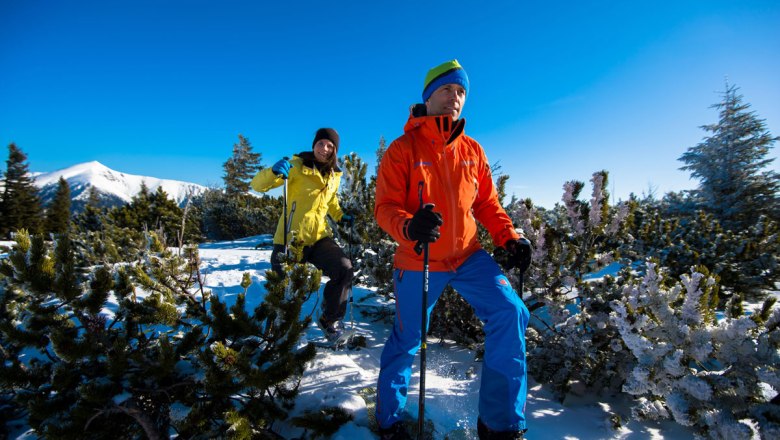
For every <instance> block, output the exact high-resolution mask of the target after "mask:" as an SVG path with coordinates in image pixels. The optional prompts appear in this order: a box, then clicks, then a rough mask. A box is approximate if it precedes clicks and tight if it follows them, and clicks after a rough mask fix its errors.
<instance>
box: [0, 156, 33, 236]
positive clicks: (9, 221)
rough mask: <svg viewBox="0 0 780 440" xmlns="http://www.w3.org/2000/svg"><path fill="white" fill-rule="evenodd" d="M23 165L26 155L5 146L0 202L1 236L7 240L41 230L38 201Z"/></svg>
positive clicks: (30, 177) (28, 172)
mask: <svg viewBox="0 0 780 440" xmlns="http://www.w3.org/2000/svg"><path fill="white" fill-rule="evenodd" d="M26 161H27V155H25V154H24V152H22V150H20V149H19V148H18V147H17V146H16V144H14V143H11V144H10V145H8V160H7V161H6V167H7V168H6V172H5V179H4V182H3V183H4V188H3V196H2V199H0V236H7V235H8V233H10V232H14V231H16V230H18V229H21V228H25V229H27V230H28V231H33V232H37V231H39V230H40V228H41V223H42V217H43V216H42V209H41V201H40V198H39V197H38V189H37V188H36V187H35V184H34V183H33V178H32V176H31V175H30V171H29V169H28V165H27V163H26Z"/></svg>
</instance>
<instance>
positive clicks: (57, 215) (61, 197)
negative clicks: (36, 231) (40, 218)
mask: <svg viewBox="0 0 780 440" xmlns="http://www.w3.org/2000/svg"><path fill="white" fill-rule="evenodd" d="M69 229H70V186H68V182H67V181H66V180H65V179H64V178H62V177H60V180H59V182H58V186H57V192H56V193H55V194H54V200H52V202H51V205H50V206H49V208H48V209H47V210H46V232H49V233H52V234H65V233H67V232H68V230H69Z"/></svg>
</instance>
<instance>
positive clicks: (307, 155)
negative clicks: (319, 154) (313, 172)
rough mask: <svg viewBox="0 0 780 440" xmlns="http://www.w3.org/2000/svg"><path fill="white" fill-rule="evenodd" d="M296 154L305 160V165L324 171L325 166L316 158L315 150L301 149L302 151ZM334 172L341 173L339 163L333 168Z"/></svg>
mask: <svg viewBox="0 0 780 440" xmlns="http://www.w3.org/2000/svg"><path fill="white" fill-rule="evenodd" d="M296 156H298V157H300V158H301V160H302V161H303V166H305V167H309V168H312V169H315V168H316V169H317V170H319V171H320V172H321V173H323V174H324V172H323V167H322V165H321V164H319V163H318V162H317V160H316V159H315V158H314V152H313V151H301V152H300V153H298V154H296ZM333 172H336V173H340V172H341V168H339V166H338V163H337V164H336V168H334V169H333Z"/></svg>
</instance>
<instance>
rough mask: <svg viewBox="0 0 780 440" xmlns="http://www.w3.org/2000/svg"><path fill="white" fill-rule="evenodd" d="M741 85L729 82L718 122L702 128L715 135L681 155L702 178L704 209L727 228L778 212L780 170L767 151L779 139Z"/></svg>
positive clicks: (699, 192) (687, 167)
mask: <svg viewBox="0 0 780 440" xmlns="http://www.w3.org/2000/svg"><path fill="white" fill-rule="evenodd" d="M737 90H738V88H737V87H736V86H733V85H729V84H726V91H725V92H724V93H723V100H722V101H721V102H720V103H718V104H715V105H713V107H714V108H717V109H719V111H720V119H719V121H718V122H717V123H716V124H711V125H705V126H703V127H702V128H703V129H704V130H705V131H707V132H709V133H711V134H712V135H711V136H709V137H707V138H705V139H704V141H703V142H701V143H699V144H698V145H696V146H695V147H691V148H689V149H688V151H686V152H685V153H684V154H683V155H682V156H681V157H680V159H679V160H680V161H682V162H684V163H685V164H686V165H685V166H683V167H681V168H680V169H681V170H688V171H690V172H691V176H692V177H694V178H696V179H699V181H700V184H699V188H698V189H697V191H696V194H697V195H698V196H699V198H700V199H701V203H702V205H703V207H704V209H705V210H707V211H708V212H710V213H712V214H713V215H715V217H716V218H717V219H718V220H719V221H720V223H721V224H722V225H723V226H724V227H725V228H727V229H744V228H747V227H749V226H750V225H752V224H753V223H754V221H755V219H756V218H757V217H758V216H759V215H766V216H768V217H770V218H778V214H780V205H779V201H778V190H780V175H778V173H776V172H774V171H772V170H768V169H767V167H768V166H769V165H770V164H771V163H772V162H773V161H774V160H775V159H774V158H770V157H769V151H770V149H771V148H772V144H774V143H775V142H776V141H777V140H778V139H780V138H778V137H773V136H772V135H771V134H770V133H769V131H768V130H767V128H766V124H765V123H764V120H763V119H759V118H758V117H757V116H756V114H755V112H752V111H749V109H750V104H747V103H743V102H742V99H743V97H742V95H738V94H737Z"/></svg>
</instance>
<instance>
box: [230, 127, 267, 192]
mask: <svg viewBox="0 0 780 440" xmlns="http://www.w3.org/2000/svg"><path fill="white" fill-rule="evenodd" d="M260 158H261V155H260V153H254V152H253V151H252V145H251V144H250V143H249V139H247V138H245V137H244V136H242V135H240V134H239V135H238V143H237V144H233V155H232V156H231V157H230V159H228V160H227V161H226V162H225V163H224V164H223V165H222V167H223V168H224V169H225V175H224V176H223V177H222V179H223V180H224V182H225V192H226V193H227V194H228V195H236V194H243V193H246V192H247V191H249V181H250V180H251V179H252V177H254V175H255V173H257V171H258V170H260V169H262V166H261V165H260Z"/></svg>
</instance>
